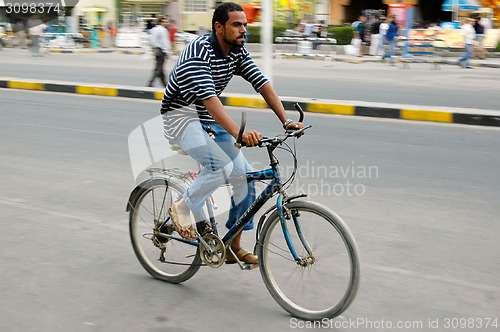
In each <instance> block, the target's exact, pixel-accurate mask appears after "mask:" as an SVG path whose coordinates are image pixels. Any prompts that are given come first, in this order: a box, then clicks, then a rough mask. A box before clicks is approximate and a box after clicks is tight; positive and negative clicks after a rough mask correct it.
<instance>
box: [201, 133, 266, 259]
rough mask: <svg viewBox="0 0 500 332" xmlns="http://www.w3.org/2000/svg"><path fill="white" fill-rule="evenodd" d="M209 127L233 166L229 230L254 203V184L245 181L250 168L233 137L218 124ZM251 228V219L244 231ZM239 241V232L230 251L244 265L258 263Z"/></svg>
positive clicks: (255, 257)
mask: <svg viewBox="0 0 500 332" xmlns="http://www.w3.org/2000/svg"><path fill="white" fill-rule="evenodd" d="M209 126H210V129H211V130H212V131H213V132H214V135H215V142H216V143H217V144H218V145H219V146H220V148H221V149H222V150H223V151H224V152H225V153H226V154H227V156H229V158H230V159H231V161H232V164H233V170H232V172H231V175H230V177H229V183H230V184H231V185H232V187H233V195H232V197H231V208H230V210H229V217H228V220H227V222H226V227H227V228H231V227H232V226H233V225H234V223H235V222H236V221H237V220H238V219H239V218H240V217H241V216H242V215H243V214H244V213H245V212H246V211H247V209H248V208H249V207H250V205H252V203H253V202H254V201H255V184H254V183H247V180H246V173H247V172H251V171H252V167H251V166H250V164H249V163H248V162H247V160H246V158H245V156H244V155H243V153H242V152H241V150H240V149H237V148H236V147H235V145H234V143H235V139H234V137H232V136H231V135H230V134H229V133H228V132H227V131H225V130H224V129H223V128H222V127H221V126H220V125H218V124H210V125H209ZM253 227H254V225H253V218H252V219H251V220H250V222H249V223H247V225H246V226H245V227H244V230H250V229H253ZM240 240H241V232H240V233H238V234H237V236H236V237H235V238H234V239H233V241H232V242H231V249H232V250H233V251H234V252H235V253H236V254H237V256H238V258H239V259H240V260H242V261H243V262H245V263H258V258H257V256H255V255H253V254H252V253H249V252H248V251H246V250H245V249H242V247H241V244H240ZM229 260H231V259H229Z"/></svg>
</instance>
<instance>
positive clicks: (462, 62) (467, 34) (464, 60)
mask: <svg viewBox="0 0 500 332" xmlns="http://www.w3.org/2000/svg"><path fill="white" fill-rule="evenodd" d="M475 22H476V19H475V18H474V17H469V18H467V20H466V21H465V23H464V24H463V25H462V27H461V28H460V30H461V32H462V35H463V36H464V44H465V53H464V54H463V55H462V57H461V58H460V59H459V60H458V65H459V66H460V67H464V68H472V67H471V66H470V58H471V57H472V52H473V50H474V39H476V30H475V29H474V24H475Z"/></svg>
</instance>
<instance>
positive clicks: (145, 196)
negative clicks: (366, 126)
mask: <svg viewBox="0 0 500 332" xmlns="http://www.w3.org/2000/svg"><path fill="white" fill-rule="evenodd" d="M295 107H296V108H297V110H298V111H299V114H300V119H299V122H302V120H303V117H304V113H303V111H302V109H301V108H300V106H299V105H298V104H296V105H295ZM245 124H246V117H245V114H244V113H243V115H242V123H241V127H240V132H239V136H238V139H237V143H236V144H237V146H238V147H241V145H242V140H241V137H242V134H243V132H244V128H245ZM310 127H311V126H306V127H304V128H302V129H299V130H286V131H285V133H284V134H282V135H278V136H275V137H272V138H266V137H262V139H261V141H260V144H259V147H261V148H266V149H267V152H268V156H269V162H270V168H268V169H265V170H262V171H256V172H251V173H247V181H270V183H269V184H268V185H267V187H266V188H265V189H264V190H263V191H262V193H261V194H260V195H258V196H257V197H256V199H255V201H254V203H253V204H252V205H251V206H250V207H249V209H248V210H247V211H246V212H245V213H244V214H243V216H242V217H241V218H240V219H239V220H238V221H237V222H236V223H235V224H234V226H233V227H232V228H231V229H229V230H228V232H227V233H226V234H225V235H224V236H223V237H222V238H221V237H220V236H219V233H218V229H217V223H216V221H215V217H214V203H213V201H212V200H211V199H210V198H209V199H207V202H206V204H205V205H206V210H207V213H208V216H209V218H208V220H207V221H203V222H199V223H197V224H196V234H197V237H196V240H189V239H186V238H183V237H182V236H180V235H179V234H178V233H177V231H176V228H175V226H174V224H173V222H172V221H171V220H170V218H169V214H168V212H167V210H168V208H169V207H170V206H171V205H172V204H173V203H174V202H176V201H177V200H179V199H181V198H182V195H183V193H184V191H185V190H186V189H187V187H188V186H189V184H190V182H191V181H192V180H193V178H194V176H195V175H194V174H193V173H192V172H181V171H179V170H177V169H159V168H152V169H149V170H148V172H149V173H150V177H149V178H147V179H146V180H144V181H143V182H142V183H140V184H139V185H138V186H137V187H136V188H135V189H134V190H133V191H132V193H131V194H130V198H129V201H128V204H127V209H126V210H127V212H129V213H130V221H129V231H130V238H131V242H132V247H133V249H134V252H135V254H136V256H137V258H138V259H139V261H140V263H141V264H142V266H143V267H144V268H145V269H146V271H148V272H149V273H150V274H151V275H152V276H153V277H154V278H156V279H159V280H163V281H166V282H169V283H174V284H177V283H181V282H183V281H186V280H188V279H189V278H191V277H192V276H193V275H194V274H195V273H196V272H197V271H198V270H199V268H200V267H201V266H209V267H212V268H217V267H220V266H221V265H222V264H223V263H224V261H225V257H226V250H229V251H230V252H231V253H232V254H233V256H234V257H236V255H235V254H234V252H232V250H231V246H230V243H231V241H232V240H233V238H234V237H235V236H236V234H238V233H239V232H240V231H241V230H242V229H243V227H244V226H245V225H246V224H247V223H248V222H249V221H250V219H251V218H252V217H253V216H254V215H255V214H256V213H257V212H258V211H259V210H260V209H261V208H262V206H263V205H264V204H265V203H266V202H267V201H268V200H269V199H270V198H271V197H273V196H277V201H276V204H275V205H273V206H272V207H271V208H269V209H268V210H267V211H265V212H264V213H263V214H262V216H261V217H260V219H259V222H258V225H257V227H256V242H255V247H254V254H256V255H257V256H258V257H259V264H258V267H259V269H260V273H261V276H262V279H263V281H264V284H265V285H266V287H267V289H268V291H269V292H270V293H271V295H272V297H273V298H274V300H275V301H276V302H277V303H278V304H279V305H280V306H281V307H282V308H283V309H284V310H286V311H287V312H289V313H290V314H291V315H293V316H295V317H297V318H300V319H304V320H321V319H324V318H333V317H336V316H338V315H340V314H341V313H342V312H343V311H344V310H346V309H347V307H348V306H349V305H350V304H351V303H352V301H353V300H354V297H355V296H356V292H357V289H358V285H359V279H360V267H359V265H360V263H359V254H358V249H357V247H356V242H355V240H354V238H353V236H352V234H351V232H350V230H349V229H348V227H347V226H346V224H345V223H344V222H343V221H342V219H341V218H340V217H339V216H338V215H337V214H335V213H334V212H332V211H330V210H329V209H328V208H326V207H324V206H322V205H320V204H318V203H313V202H310V201H305V200H300V198H304V197H306V196H307V194H300V195H294V196H288V195H287V194H286V193H285V188H284V183H283V182H282V181H281V179H280V173H279V169H278V159H277V158H276V156H275V155H274V153H273V152H274V151H275V150H276V149H277V148H283V149H285V150H287V151H289V152H291V153H292V155H293V157H294V161H295V162H294V170H295V171H296V170H297V159H296V153H295V151H292V149H291V148H290V146H289V145H288V144H286V143H285V141H286V140H287V139H288V138H296V137H298V136H300V135H301V134H302V132H303V131H305V130H306V129H309V128H310ZM283 146H285V147H283ZM286 147H288V148H286ZM295 171H294V172H293V174H292V176H291V177H290V180H291V181H293V179H294V175H295ZM287 182H288V181H287ZM278 225H279V226H278ZM236 260H237V263H238V265H239V266H240V268H241V269H253V268H256V267H257V265H248V264H243V263H242V262H240V261H239V260H238V259H237V258H236ZM315 277H319V278H320V280H317V279H315ZM324 277H326V280H323V279H324Z"/></svg>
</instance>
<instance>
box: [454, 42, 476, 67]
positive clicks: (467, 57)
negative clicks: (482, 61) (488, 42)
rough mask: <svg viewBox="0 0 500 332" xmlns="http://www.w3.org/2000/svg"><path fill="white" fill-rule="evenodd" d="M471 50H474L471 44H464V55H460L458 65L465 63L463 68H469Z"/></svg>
mask: <svg viewBox="0 0 500 332" xmlns="http://www.w3.org/2000/svg"><path fill="white" fill-rule="evenodd" d="M473 50H474V47H473V46H472V44H466V45H465V53H464V55H462V57H461V58H460V60H458V63H462V62H464V61H465V66H466V67H469V62H470V58H471V57H472V51H473Z"/></svg>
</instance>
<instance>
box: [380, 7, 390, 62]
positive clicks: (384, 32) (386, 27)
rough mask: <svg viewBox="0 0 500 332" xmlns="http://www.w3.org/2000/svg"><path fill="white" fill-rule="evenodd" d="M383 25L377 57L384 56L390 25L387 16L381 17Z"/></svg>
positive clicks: (381, 25)
mask: <svg viewBox="0 0 500 332" xmlns="http://www.w3.org/2000/svg"><path fill="white" fill-rule="evenodd" d="M381 20H382V23H380V28H379V30H380V44H379V45H378V50H377V55H383V54H384V45H385V36H386V35H387V30H389V23H388V20H387V18H386V17H385V16H383V17H381Z"/></svg>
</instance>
